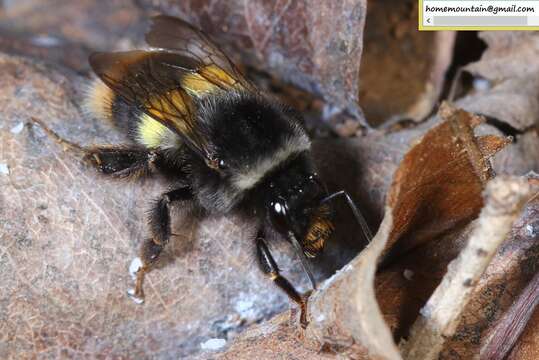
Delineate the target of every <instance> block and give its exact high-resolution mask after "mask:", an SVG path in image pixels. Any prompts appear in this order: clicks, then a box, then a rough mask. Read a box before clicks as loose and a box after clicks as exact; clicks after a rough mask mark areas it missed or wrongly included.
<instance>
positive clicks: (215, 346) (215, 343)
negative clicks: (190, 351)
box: [200, 339, 226, 350]
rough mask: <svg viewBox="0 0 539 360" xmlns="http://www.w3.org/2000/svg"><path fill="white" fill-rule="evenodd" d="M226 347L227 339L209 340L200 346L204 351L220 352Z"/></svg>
mask: <svg viewBox="0 0 539 360" xmlns="http://www.w3.org/2000/svg"><path fill="white" fill-rule="evenodd" d="M225 345H226V340H225V339H209V340H207V341H204V342H203V343H201V344H200V348H201V349H202V350H219V349H220V348H222V347H223V346H225Z"/></svg>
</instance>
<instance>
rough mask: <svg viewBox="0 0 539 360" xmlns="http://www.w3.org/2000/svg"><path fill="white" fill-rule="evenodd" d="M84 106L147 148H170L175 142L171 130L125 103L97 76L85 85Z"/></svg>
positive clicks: (176, 138)
mask: <svg viewBox="0 0 539 360" xmlns="http://www.w3.org/2000/svg"><path fill="white" fill-rule="evenodd" d="M84 108H85V110H86V111H87V112H88V113H89V114H90V115H91V116H94V117H96V118H98V119H100V120H105V121H110V122H112V123H113V125H115V126H116V127H117V128H119V129H121V130H122V131H124V132H127V134H128V136H129V137H130V138H131V139H132V140H133V141H135V142H137V143H139V144H141V145H144V146H145V147H147V148H158V147H166V148H170V147H173V146H175V145H178V143H179V139H178V137H177V135H175V134H174V133H173V132H172V131H171V130H169V129H168V128H167V127H166V126H164V125H162V124H161V123H160V122H158V121H157V120H155V119H153V118H151V117H150V116H149V115H147V114H145V113H143V112H142V111H140V110H139V109H137V108H135V107H134V106H131V105H129V104H127V103H126V102H125V101H123V100H122V98H120V97H118V96H116V95H115V94H114V92H113V91H112V90H111V89H110V88H109V87H108V86H107V85H106V84H105V83H103V82H102V81H101V80H99V79H97V80H95V81H94V82H93V83H92V84H91V85H90V87H89V88H88V91H87V92H86V98H85V101H84Z"/></svg>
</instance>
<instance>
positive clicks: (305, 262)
mask: <svg viewBox="0 0 539 360" xmlns="http://www.w3.org/2000/svg"><path fill="white" fill-rule="evenodd" d="M288 239H289V240H290V242H291V243H292V246H294V249H295V250H296V252H297V253H298V256H299V259H300V260H301V265H302V266H303V270H305V272H306V273H307V276H308V277H309V280H310V281H311V284H312V286H313V290H316V282H315V280H314V276H313V272H312V271H311V267H310V265H309V262H308V260H307V258H306V257H305V254H304V253H303V249H302V248H301V245H300V243H299V241H298V239H296V237H295V236H294V234H293V233H292V231H289V232H288Z"/></svg>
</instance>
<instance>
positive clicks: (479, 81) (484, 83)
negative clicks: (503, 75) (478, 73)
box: [473, 77, 491, 91]
mask: <svg viewBox="0 0 539 360" xmlns="http://www.w3.org/2000/svg"><path fill="white" fill-rule="evenodd" d="M473 87H474V89H475V90H476V91H487V90H488V89H490V88H491V84H490V81H488V80H487V79H484V78H480V77H478V78H475V79H474V80H473Z"/></svg>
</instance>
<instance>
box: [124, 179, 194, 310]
mask: <svg viewBox="0 0 539 360" xmlns="http://www.w3.org/2000/svg"><path fill="white" fill-rule="evenodd" d="M192 199H193V193H192V192H191V188H189V187H182V188H179V189H176V190H172V191H169V192H167V193H164V194H163V195H162V196H161V197H160V198H159V200H157V202H156V204H155V206H154V207H153V209H152V210H151V213H150V220H149V225H150V232H151V238H150V239H148V240H146V241H145V242H144V243H143V244H142V247H141V249H140V258H135V259H134V260H133V261H132V262H131V266H130V267H129V272H130V273H131V275H132V276H133V277H134V278H135V289H134V290H129V291H128V294H129V296H131V297H132V298H133V299H134V300H135V302H137V303H142V302H143V301H144V291H143V288H142V285H143V282H144V274H145V273H146V272H148V271H149V270H150V268H151V266H152V265H153V264H154V263H155V262H156V261H157V259H158V258H159V255H160V254H161V252H162V251H163V249H164V247H165V245H166V244H167V243H168V241H169V239H170V236H171V225H170V204H171V203H173V202H178V201H190V200H192Z"/></svg>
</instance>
